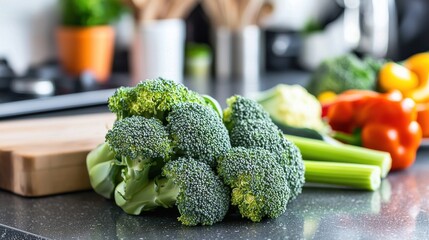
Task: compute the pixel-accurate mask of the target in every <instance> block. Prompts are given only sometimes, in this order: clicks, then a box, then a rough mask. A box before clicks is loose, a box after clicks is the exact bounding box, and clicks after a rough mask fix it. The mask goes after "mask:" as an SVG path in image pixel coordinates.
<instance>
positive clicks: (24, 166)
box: [0, 113, 115, 197]
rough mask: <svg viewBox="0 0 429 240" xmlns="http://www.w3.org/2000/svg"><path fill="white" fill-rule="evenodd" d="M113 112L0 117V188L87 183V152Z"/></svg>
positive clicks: (68, 187)
mask: <svg viewBox="0 0 429 240" xmlns="http://www.w3.org/2000/svg"><path fill="white" fill-rule="evenodd" d="M114 119H115V116H114V115H113V114H112V113H101V114H87V115H76V116H67V117H51V118H41V119H31V120H12V121H3V122H0V188H2V189H4V190H8V191H11V192H14V193H16V194H19V195H22V196H32V197H35V196H45V195H51V194H58V193H65V192H72V191H78V190H86V189H90V188H91V186H90V184H89V177H88V172H87V169H86V155H87V154H88V152H89V151H91V150H92V149H94V148H95V147H96V146H97V145H99V144H100V143H102V142H103V141H104V136H105V134H106V132H107V130H108V129H109V128H111V126H112V125H113V122H114Z"/></svg>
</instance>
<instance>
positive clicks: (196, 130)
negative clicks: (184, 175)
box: [167, 103, 231, 167]
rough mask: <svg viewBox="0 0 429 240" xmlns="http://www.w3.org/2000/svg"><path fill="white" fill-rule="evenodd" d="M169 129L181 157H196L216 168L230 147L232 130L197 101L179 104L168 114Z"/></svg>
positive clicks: (174, 146) (213, 112) (176, 150)
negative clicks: (219, 158)
mask: <svg viewBox="0 0 429 240" xmlns="http://www.w3.org/2000/svg"><path fill="white" fill-rule="evenodd" d="M167 122H168V124H167V129H168V131H169V133H170V138H171V139H172V145H173V149H174V150H175V152H176V155H177V156H186V157H192V158H194V159H197V160H199V161H202V162H205V163H206V164H208V165H210V166H211V167H214V166H215V165H216V159H217V158H218V157H220V156H221V155H223V154H225V153H226V152H227V151H228V150H229V149H230V148H231V144H230V142H229V136H228V131H227V130H226V128H225V126H224V125H223V124H222V120H221V118H220V117H219V115H218V114H217V113H216V112H215V111H214V110H213V109H211V108H209V107H206V106H203V105H200V104H197V103H179V104H177V105H176V106H174V107H173V108H172V110H171V112H170V113H169V115H168V116H167Z"/></svg>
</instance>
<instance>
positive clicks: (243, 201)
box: [218, 147, 290, 222]
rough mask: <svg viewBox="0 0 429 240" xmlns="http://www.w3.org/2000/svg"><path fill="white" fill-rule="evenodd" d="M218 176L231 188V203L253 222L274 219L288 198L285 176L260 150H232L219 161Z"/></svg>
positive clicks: (269, 154) (283, 209) (269, 155)
mask: <svg viewBox="0 0 429 240" xmlns="http://www.w3.org/2000/svg"><path fill="white" fill-rule="evenodd" d="M218 173H219V176H221V177H222V179H223V180H224V182H225V183H226V184H227V185H228V186H230V187H231V189H232V194H231V204H232V205H235V206H237V207H238V209H239V211H240V213H241V215H242V216H243V217H246V218H249V219H250V220H252V221H254V222H259V221H261V219H262V218H264V217H269V218H276V217H278V216H280V215H281V214H283V213H284V212H285V210H286V206H287V203H288V201H289V198H290V190H289V188H288V184H287V179H286V174H285V172H284V171H283V168H282V167H281V166H280V164H278V163H277V162H276V160H275V157H274V155H272V154H271V153H270V152H269V151H267V150H264V149H261V148H248V149H246V148H242V147H238V148H232V150H231V151H230V152H228V153H227V154H226V155H225V156H223V157H221V158H220V159H219V163H218Z"/></svg>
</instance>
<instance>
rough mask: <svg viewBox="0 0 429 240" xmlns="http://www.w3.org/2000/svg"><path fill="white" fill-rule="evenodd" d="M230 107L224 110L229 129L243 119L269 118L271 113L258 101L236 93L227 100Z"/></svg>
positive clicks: (224, 117) (224, 120)
mask: <svg viewBox="0 0 429 240" xmlns="http://www.w3.org/2000/svg"><path fill="white" fill-rule="evenodd" d="M226 103H227V104H228V107H227V108H226V109H225V110H224V111H223V122H224V124H225V126H226V128H227V129H228V130H231V129H232V128H233V127H234V125H235V124H236V123H237V122H239V121H241V120H245V119H247V120H257V119H264V120H269V119H270V115H269V114H268V113H267V112H266V111H265V110H264V109H263V108H262V106H261V105H259V104H258V103H257V102H255V101H253V100H251V99H248V98H245V97H242V96H239V95H235V96H232V97H230V98H228V99H227V100H226Z"/></svg>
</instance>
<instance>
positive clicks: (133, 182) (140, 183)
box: [87, 79, 304, 226]
mask: <svg viewBox="0 0 429 240" xmlns="http://www.w3.org/2000/svg"><path fill="white" fill-rule="evenodd" d="M227 103H228V108H227V109H225V110H224V111H223V113H222V112H221V110H220V107H219V104H218V103H217V102H216V100H214V99H213V98H211V97H209V96H202V95H200V94H198V93H196V92H193V91H190V90H189V89H187V88H186V87H185V86H183V85H181V84H178V83H175V82H173V81H170V80H165V79H154V80H146V81H144V82H141V83H139V84H138V85H137V86H135V87H122V88H119V89H118V90H117V91H116V92H115V94H114V95H113V96H111V97H110V98H109V109H110V110H111V111H112V112H113V113H115V114H116V116H117V120H116V121H115V123H114V125H113V127H112V128H111V129H110V130H108V132H107V134H106V138H105V142H104V143H103V144H101V145H100V146H98V147H97V148H96V149H94V150H93V151H91V152H90V153H89V154H88V157H87V167H88V172H89V176H90V181H91V185H92V187H93V188H94V190H95V191H96V192H97V193H98V194H100V195H102V196H103V197H105V198H113V199H114V200H115V202H116V204H117V205H118V206H119V207H121V208H122V209H123V210H124V211H125V212H126V213H128V214H133V215H139V214H141V213H143V212H145V211H150V210H154V209H156V208H158V207H164V208H171V207H174V206H176V207H177V209H178V210H179V213H180V217H179V218H178V219H179V221H180V222H182V223H183V224H184V225H189V226H193V225H198V224H201V225H212V224H214V223H216V222H220V221H222V219H223V218H224V217H225V215H226V214H227V213H228V212H229V211H233V209H238V210H239V211H240V213H241V215H242V216H243V217H246V218H249V219H250V220H252V221H255V222H258V221H260V220H261V219H262V218H264V217H270V218H275V217H278V216H279V215H281V214H282V213H284V212H285V210H286V206H287V203H288V201H289V200H291V199H293V198H295V197H296V196H297V195H298V194H299V193H300V192H301V188H302V185H303V184H304V166H303V161H302V157H301V155H300V152H299V151H298V149H297V148H296V146H295V145H293V144H292V143H291V142H289V141H288V140H286V139H285V138H284V137H283V135H282V134H281V131H280V130H279V129H278V128H277V127H276V126H275V125H274V124H273V123H272V122H271V120H270V118H269V115H268V114H267V113H266V112H265V111H264V110H263V109H262V108H261V106H259V105H258V104H257V103H256V102H254V101H252V100H250V99H246V98H244V97H241V96H234V97H232V98H230V99H229V100H228V102H227ZM231 205H232V206H234V208H230V206H231ZM230 209H231V210H230Z"/></svg>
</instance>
